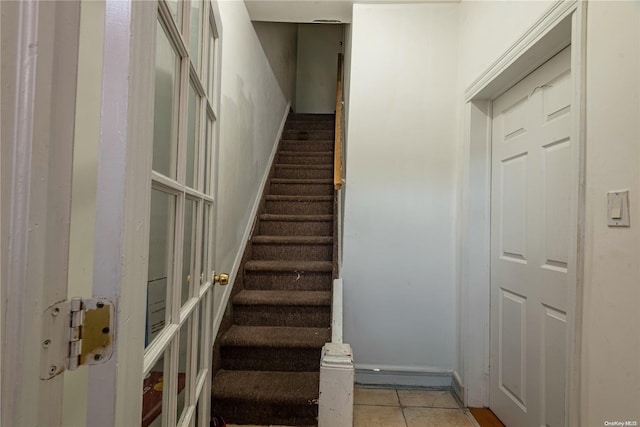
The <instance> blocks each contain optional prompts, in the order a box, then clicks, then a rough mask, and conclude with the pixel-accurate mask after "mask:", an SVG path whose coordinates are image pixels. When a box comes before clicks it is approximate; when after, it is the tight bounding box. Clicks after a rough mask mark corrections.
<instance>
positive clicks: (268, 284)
mask: <svg viewBox="0 0 640 427" xmlns="http://www.w3.org/2000/svg"><path fill="white" fill-rule="evenodd" d="M245 288H246V289H252V290H262V291H267V290H273V291H328V290H330V289H331V272H323V273H318V272H300V275H299V276H298V274H297V273H295V272H267V271H247V272H245Z"/></svg>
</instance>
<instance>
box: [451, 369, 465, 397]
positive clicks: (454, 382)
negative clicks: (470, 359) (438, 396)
mask: <svg viewBox="0 0 640 427" xmlns="http://www.w3.org/2000/svg"><path fill="white" fill-rule="evenodd" d="M451 390H452V391H453V393H454V394H455V395H456V397H457V398H458V400H459V401H460V402H461V403H462V404H463V405H464V385H463V384H462V378H460V374H458V371H453V374H452V376H451Z"/></svg>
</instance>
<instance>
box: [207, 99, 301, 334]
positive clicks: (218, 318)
mask: <svg viewBox="0 0 640 427" xmlns="http://www.w3.org/2000/svg"><path fill="white" fill-rule="evenodd" d="M290 109H291V101H289V102H287V105H286V106H285V108H284V115H283V117H282V121H281V122H280V128H279V129H278V132H277V133H276V138H275V141H274V143H273V149H272V150H271V154H270V155H269V160H268V161H267V167H266V169H265V171H264V175H263V176H262V181H261V182H260V186H259V188H258V193H257V194H256V199H255V201H254V202H253V207H252V208H251V214H250V215H249V218H250V221H249V222H248V223H247V226H246V228H245V230H244V235H243V236H242V245H240V248H239V249H238V252H237V253H236V258H235V260H234V261H233V266H232V267H231V271H230V272H229V285H227V286H226V287H225V289H224V293H223V294H222V299H221V301H220V308H221V309H220V310H218V312H217V313H215V317H214V319H213V329H212V331H211V333H212V334H213V336H214V337H215V336H217V335H218V329H220V324H221V323H222V317H223V316H224V313H225V311H226V310H225V307H226V306H227V303H228V301H229V297H230V296H231V290H232V289H233V285H234V284H235V281H236V277H237V276H238V271H240V267H242V265H241V264H242V256H243V255H244V251H245V250H246V248H247V243H248V242H249V239H251V233H252V232H253V227H254V226H255V223H256V221H255V219H256V216H257V215H258V208H259V207H260V201H261V200H262V193H264V189H265V187H266V185H267V181H268V180H269V172H270V171H271V165H272V164H273V161H274V159H275V157H276V153H277V152H278V146H279V145H280V139H281V138H282V133H283V132H284V126H285V124H286V123H287V117H289V110H290Z"/></svg>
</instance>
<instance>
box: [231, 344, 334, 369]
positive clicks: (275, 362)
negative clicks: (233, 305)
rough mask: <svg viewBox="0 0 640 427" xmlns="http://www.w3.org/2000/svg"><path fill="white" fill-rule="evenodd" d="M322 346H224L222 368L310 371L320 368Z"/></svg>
mask: <svg viewBox="0 0 640 427" xmlns="http://www.w3.org/2000/svg"><path fill="white" fill-rule="evenodd" d="M321 352H322V350H321V349H320V348H281V347H280V348H264V347H230V346H229V347H227V346H223V347H222V353H221V354H222V369H228V370H244V371H284V372H309V371H317V370H318V369H320V353H321Z"/></svg>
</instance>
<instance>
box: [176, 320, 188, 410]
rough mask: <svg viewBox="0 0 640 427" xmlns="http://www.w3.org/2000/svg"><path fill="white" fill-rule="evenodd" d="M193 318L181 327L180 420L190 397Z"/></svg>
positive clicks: (179, 371) (179, 366) (179, 358)
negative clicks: (189, 369)
mask: <svg viewBox="0 0 640 427" xmlns="http://www.w3.org/2000/svg"><path fill="white" fill-rule="evenodd" d="M190 325H191V319H189V320H187V321H186V322H184V323H183V324H182V327H181V328H180V345H179V349H178V411H177V412H176V414H177V416H178V420H179V419H180V418H181V417H182V415H183V414H182V412H183V410H184V408H185V403H186V402H188V399H189V386H190V384H189V372H188V368H189V358H190V356H191V348H190V347H191V345H190V344H191V339H190V336H191V327H190Z"/></svg>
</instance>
